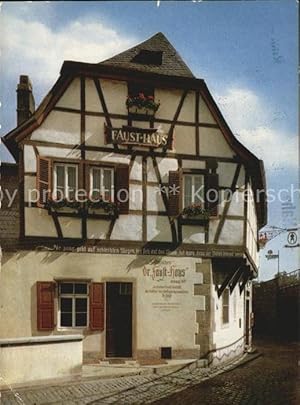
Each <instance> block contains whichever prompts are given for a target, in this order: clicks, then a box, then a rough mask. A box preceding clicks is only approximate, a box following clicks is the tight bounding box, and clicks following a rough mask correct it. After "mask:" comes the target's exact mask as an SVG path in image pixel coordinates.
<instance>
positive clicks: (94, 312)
mask: <svg viewBox="0 0 300 405" xmlns="http://www.w3.org/2000/svg"><path fill="white" fill-rule="evenodd" d="M90 329H91V330H100V331H103V330H104V283H92V284H91V285H90Z"/></svg>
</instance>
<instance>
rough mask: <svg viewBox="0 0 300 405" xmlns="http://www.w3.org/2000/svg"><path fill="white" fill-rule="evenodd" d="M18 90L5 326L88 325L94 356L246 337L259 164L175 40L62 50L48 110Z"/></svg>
mask: <svg viewBox="0 0 300 405" xmlns="http://www.w3.org/2000/svg"><path fill="white" fill-rule="evenodd" d="M17 98H18V107H17V112H18V125H17V127H16V128H15V129H13V130H12V131H11V132H10V133H8V134H7V135H6V136H5V137H4V143H5V145H6V146H7V148H8V149H9V151H10V152H11V154H12V155H13V157H14V158H15V160H16V165H17V167H18V171H16V169H14V168H12V167H5V166H4V168H3V176H4V177H3V178H4V179H5V174H7V173H11V176H12V177H11V178H12V180H14V184H16V185H17V187H18V202H17V204H18V206H19V211H18V215H15V218H17V220H18V221H19V222H18V229H19V230H18V235H16V232H15V231H14V233H12V234H13V237H11V236H9V237H8V236H7V235H8V234H7V235H6V234H5V230H4V233H3V234H2V236H1V241H2V242H1V243H2V250H3V252H2V256H3V260H2V269H1V276H0V277H1V284H0V313H1V317H0V319H1V321H0V322H1V328H0V330H1V332H0V334H1V335H0V337H1V338H10V337H24V336H41V335H42V336H48V335H62V334H72V333H74V334H78V333H81V334H83V336H84V340H83V351H84V355H85V356H86V357H87V358H88V357H93V358H102V359H104V358H110V357H122V358H133V359H160V358H175V359H176V358H207V359H209V360H215V361H217V359H219V360H223V359H227V358H228V357H229V356H233V355H237V354H239V353H241V352H242V351H244V350H245V349H247V348H249V347H250V346H251V312H252V309H251V308H252V306H251V297H252V287H251V280H252V279H253V278H255V277H256V276H257V271H258V239H257V234H258V230H259V229H260V228H261V227H262V226H263V225H264V224H265V222H266V205H265V191H264V190H265V180H264V169H263V163H262V161H260V160H259V159H257V158H256V157H255V156H254V155H253V154H252V153H251V152H250V151H249V150H247V149H246V148H245V147H244V146H243V145H242V144H241V143H240V142H239V141H238V140H237V139H236V138H235V137H234V135H233V133H232V132H231V130H230V128H229V127H228V125H227V124H226V122H225V120H224V118H223V116H222V114H221V112H220V110H219V108H218V107H217V105H216V103H215V101H214V99H213V97H212V96H211V94H210V92H209V90H208V88H207V86H206V84H205V82H204V80H203V79H197V78H196V77H194V75H193V74H192V72H191V71H190V69H189V68H188V67H187V65H186V64H185V63H184V61H183V60H182V59H181V57H180V56H179V55H178V53H177V52H176V50H175V49H174V48H173V46H172V45H171V44H170V43H169V41H168V40H167V39H166V38H165V36H164V35H163V34H161V33H158V34H156V35H154V36H153V37H151V38H150V39H148V40H146V41H145V42H143V43H141V44H139V45H137V46H135V47H133V48H131V49H129V50H127V51H125V52H123V53H121V54H119V55H116V56H114V57H112V58H110V59H108V60H105V61H104V62H101V63H95V64H91V63H81V62H74V61H65V62H64V63H63V65H62V68H61V71H60V76H59V78H58V80H57V82H56V83H55V84H54V86H53V87H52V89H51V90H50V91H49V93H48V94H47V96H46V97H45V98H44V100H43V101H42V102H41V104H40V105H39V107H38V108H37V109H35V106H34V98H33V93H32V87H31V83H30V80H29V78H28V77H27V76H21V77H20V83H19V84H18V89H17ZM12 184H13V183H10V185H12ZM257 194H259V198H257ZM230 196H231V197H232V198H230ZM245 196H247V198H244V197H245ZM15 204H16V203H15ZM15 211H16V210H14V213H15ZM2 215H3V216H4V217H5V218H4V222H3V223H7V217H8V216H9V208H7V207H5V210H4V211H3V212H2ZM5 221H6V222H5Z"/></svg>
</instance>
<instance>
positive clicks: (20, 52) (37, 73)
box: [1, 13, 137, 88]
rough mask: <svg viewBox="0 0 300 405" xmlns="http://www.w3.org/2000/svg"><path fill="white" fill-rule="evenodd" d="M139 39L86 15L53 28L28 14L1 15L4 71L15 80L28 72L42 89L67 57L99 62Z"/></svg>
mask: <svg viewBox="0 0 300 405" xmlns="http://www.w3.org/2000/svg"><path fill="white" fill-rule="evenodd" d="M136 42H137V40H136V39H134V38H128V37H126V36H124V35H122V33H120V32H117V31H116V30H114V29H112V28H110V27H108V26H107V25H106V24H105V23H104V22H103V21H93V20H91V19H86V18H83V19H81V20H75V21H73V22H71V23H70V24H67V25H65V26H64V27H63V28H55V29H52V28H50V27H49V26H47V25H46V24H44V23H41V22H40V21H34V20H28V19H27V18H25V16H24V18H21V17H20V16H16V15H11V14H9V13H6V14H5V16H4V15H2V28H1V48H2V49H1V50H2V64H3V66H5V67H6V69H5V74H6V75H8V76H9V78H12V77H13V78H14V80H15V81H16V80H17V78H18V76H19V75H20V74H28V75H29V76H30V77H32V78H33V79H34V82H35V83H36V85H37V86H42V87H43V88H45V86H47V87H50V86H51V85H52V84H53V82H54V81H55V80H56V79H57V77H58V75H59V70H60V67H61V65H62V63H63V61H64V60H77V61H85V62H91V63H97V62H100V61H102V60H104V59H106V58H108V57H110V56H112V55H114V54H117V53H119V52H121V51H123V50H125V49H127V48H129V47H130V46H132V45H134V44H135V43H136ZM7 67H9V69H7Z"/></svg>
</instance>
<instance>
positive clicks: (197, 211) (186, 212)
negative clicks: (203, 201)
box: [181, 204, 211, 221]
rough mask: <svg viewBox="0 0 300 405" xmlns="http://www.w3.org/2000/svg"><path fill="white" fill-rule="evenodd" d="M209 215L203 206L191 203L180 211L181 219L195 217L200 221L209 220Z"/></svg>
mask: <svg viewBox="0 0 300 405" xmlns="http://www.w3.org/2000/svg"><path fill="white" fill-rule="evenodd" d="M210 215H211V213H210V211H209V210H207V209H205V208H203V206H202V205H200V204H192V205H190V206H188V207H185V208H184V209H183V211H182V213H181V217H182V218H183V219H197V220H201V221H209V217H210Z"/></svg>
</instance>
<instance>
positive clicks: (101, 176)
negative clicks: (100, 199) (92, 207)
mask: <svg viewBox="0 0 300 405" xmlns="http://www.w3.org/2000/svg"><path fill="white" fill-rule="evenodd" d="M93 170H99V171H100V195H102V196H104V195H105V189H104V170H106V171H110V175H111V202H114V181H115V171H114V169H113V168H112V167H105V166H91V167H90V196H92V194H93V190H94V189H93ZM96 190H99V189H96Z"/></svg>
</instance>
